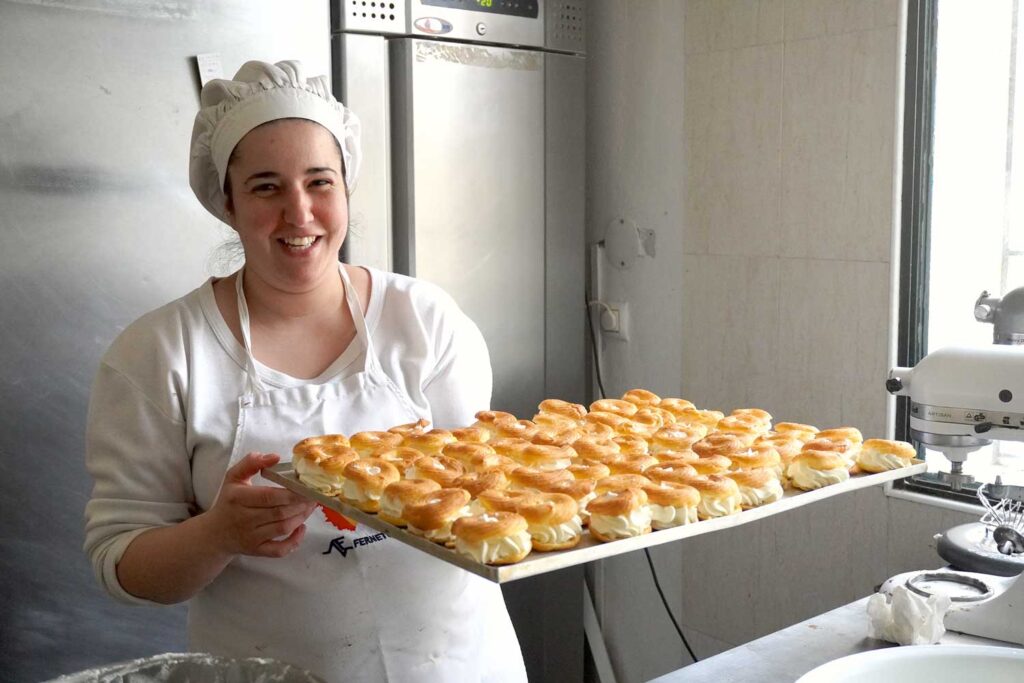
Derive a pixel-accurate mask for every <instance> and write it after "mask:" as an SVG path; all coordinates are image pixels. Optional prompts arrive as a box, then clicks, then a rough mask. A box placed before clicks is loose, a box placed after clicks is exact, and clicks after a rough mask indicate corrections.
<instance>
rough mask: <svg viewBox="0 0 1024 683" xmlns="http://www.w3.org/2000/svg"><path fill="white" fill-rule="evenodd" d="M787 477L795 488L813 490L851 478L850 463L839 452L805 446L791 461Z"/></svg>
mask: <svg viewBox="0 0 1024 683" xmlns="http://www.w3.org/2000/svg"><path fill="white" fill-rule="evenodd" d="M786 478H787V479H788V480H789V483H790V485H791V486H793V487H794V488H798V489H800V490H802V491H812V490H814V489H820V488H821V487H823V486H830V485H832V484H839V483H842V482H844V481H846V480H847V479H849V478H850V472H849V465H848V464H847V463H846V460H845V459H844V458H843V456H842V455H840V454H839V453H836V452H833V451H819V450H807V449H806V448H805V449H804V450H803V451H801V452H800V453H799V454H798V455H797V456H796V457H795V458H793V462H791V463H789V467H788V468H787V469H786Z"/></svg>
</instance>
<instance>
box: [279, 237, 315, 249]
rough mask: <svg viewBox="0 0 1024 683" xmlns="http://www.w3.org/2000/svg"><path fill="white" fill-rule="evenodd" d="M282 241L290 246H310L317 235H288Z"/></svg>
mask: <svg viewBox="0 0 1024 683" xmlns="http://www.w3.org/2000/svg"><path fill="white" fill-rule="evenodd" d="M282 241H283V242H284V243H285V244H287V245H288V246H289V247H308V246H309V245H311V244H313V242H315V241H316V237H288V238H285V239H284V240H282Z"/></svg>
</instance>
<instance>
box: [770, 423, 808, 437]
mask: <svg viewBox="0 0 1024 683" xmlns="http://www.w3.org/2000/svg"><path fill="white" fill-rule="evenodd" d="M774 429H775V433H776V434H788V435H792V436H795V437H796V438H798V439H800V440H801V441H810V440H811V439H813V438H814V435H815V434H817V433H818V428H817V427H814V426H812V425H806V424H802V423H800V422H779V423H778V424H776V425H775V428H774Z"/></svg>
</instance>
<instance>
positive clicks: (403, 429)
mask: <svg viewBox="0 0 1024 683" xmlns="http://www.w3.org/2000/svg"><path fill="white" fill-rule="evenodd" d="M429 426H430V422H428V421H427V420H424V419H423V418H420V419H419V420H416V422H409V423H407V424H403V425H398V426H395V427H392V428H391V429H389V430H388V431H389V432H391V433H392V434H400V435H401V436H403V437H404V436H405V435H406V434H414V433H420V432H425V431H426V430H427V427H429Z"/></svg>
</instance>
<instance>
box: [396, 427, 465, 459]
mask: <svg viewBox="0 0 1024 683" xmlns="http://www.w3.org/2000/svg"><path fill="white" fill-rule="evenodd" d="M453 443H457V441H456V439H455V436H454V435H453V434H452V433H451V432H449V431H448V430H447V429H431V430H430V431H429V432H409V433H408V434H405V435H404V436H403V438H402V445H403V446H407V447H409V448H415V449H416V450H418V451H419V452H420V453H422V454H423V455H441V451H443V450H444V447H445V446H447V445H449V444H453Z"/></svg>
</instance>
